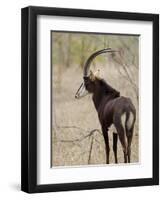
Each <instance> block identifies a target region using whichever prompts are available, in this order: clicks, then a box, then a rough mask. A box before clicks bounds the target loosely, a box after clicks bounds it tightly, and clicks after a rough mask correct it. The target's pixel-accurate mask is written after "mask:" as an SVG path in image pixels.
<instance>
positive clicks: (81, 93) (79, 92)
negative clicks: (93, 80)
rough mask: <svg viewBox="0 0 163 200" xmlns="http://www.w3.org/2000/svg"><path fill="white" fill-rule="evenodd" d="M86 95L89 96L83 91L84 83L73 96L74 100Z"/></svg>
mask: <svg viewBox="0 0 163 200" xmlns="http://www.w3.org/2000/svg"><path fill="white" fill-rule="evenodd" d="M87 94H89V92H88V91H87V90H86V89H85V85H84V83H82V84H81V85H80V87H79V89H78V91H77V93H76V95H75V98H77V99H80V98H82V97H84V96H86V95H87Z"/></svg>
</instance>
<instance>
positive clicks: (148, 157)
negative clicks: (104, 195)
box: [21, 6, 159, 193]
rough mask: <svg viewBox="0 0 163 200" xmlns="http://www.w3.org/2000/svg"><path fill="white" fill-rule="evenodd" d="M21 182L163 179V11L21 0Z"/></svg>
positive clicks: (32, 187) (84, 184)
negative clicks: (162, 85) (162, 151)
mask: <svg viewBox="0 0 163 200" xmlns="http://www.w3.org/2000/svg"><path fill="white" fill-rule="evenodd" d="M21 25H22V63H21V66H22V83H21V84H22V90H21V92H22V109H21V110H22V115H21V116H22V126H21V127H22V130H21V132H22V141H21V145H22V147H21V149H22V154H21V155H22V156H21V178H22V180H21V185H22V186H21V188H22V190H23V191H25V192H28V193H35V192H51V191H66V190H82V189H100V188H113V187H130V186H144V185H158V184H159V16H158V15H157V14H144V13H126V12H112V11H99V10H80V9H66V8H49V7H34V6H30V7H26V8H23V9H22V24H21Z"/></svg>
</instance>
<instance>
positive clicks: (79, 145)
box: [52, 63, 139, 166]
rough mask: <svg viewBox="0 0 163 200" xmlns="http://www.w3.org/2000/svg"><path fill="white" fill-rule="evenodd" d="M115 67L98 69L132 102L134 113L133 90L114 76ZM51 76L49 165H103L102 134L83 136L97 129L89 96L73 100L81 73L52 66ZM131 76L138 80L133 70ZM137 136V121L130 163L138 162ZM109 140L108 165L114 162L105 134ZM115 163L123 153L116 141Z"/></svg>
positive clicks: (96, 132)
mask: <svg viewBox="0 0 163 200" xmlns="http://www.w3.org/2000/svg"><path fill="white" fill-rule="evenodd" d="M100 66H101V64H100ZM116 67H120V66H115V65H114V64H113V63H112V64H110V65H109V66H105V67H104V66H103V67H101V70H102V74H104V75H103V77H104V78H105V80H107V82H108V83H110V84H111V85H112V86H113V87H115V88H116V89H117V90H119V91H121V95H124V96H129V97H130V98H131V99H132V101H133V102H134V104H135V105H136V108H137V114H138V105H137V100H136V97H135V94H134V91H133V89H132V87H131V85H130V84H129V82H127V81H126V80H125V79H124V78H123V77H122V76H121V75H120V74H119V73H118V71H117V70H116ZM94 68H95V67H94ZM52 73H53V74H52V165H53V166H72V165H88V164H104V163H105V148H104V140H103V137H102V135H101V134H100V133H99V132H98V131H95V132H94V134H93V135H92V136H90V137H86V138H85V137H84V136H85V135H87V134H88V133H89V132H90V131H91V130H93V129H99V130H100V124H99V121H98V116H97V112H96V110H95V108H94V105H93V102H92V99H91V95H88V96H86V97H84V98H82V99H80V100H76V99H75V98H74V96H75V93H76V91H77V89H78V87H79V86H80V84H81V82H82V70H81V69H79V67H77V66H73V67H70V68H68V69H67V70H64V71H62V70H61V68H60V67H59V66H53V70H52ZM134 73H135V75H134V77H133V78H134V79H136V81H138V80H137V78H138V75H137V74H136V72H134V68H133V74H134ZM77 127H79V128H77ZM138 135H139V134H138V118H137V123H136V127H135V132H134V137H133V141H132V154H131V162H134V163H135V162H138V161H139V137H138ZM109 140H110V147H111V151H110V163H114V156H113V151H112V132H111V131H109ZM90 149H91V155H90ZM118 160H119V163H122V162H123V152H122V148H121V145H120V142H119V141H118Z"/></svg>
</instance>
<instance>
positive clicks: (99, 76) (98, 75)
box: [94, 69, 101, 79]
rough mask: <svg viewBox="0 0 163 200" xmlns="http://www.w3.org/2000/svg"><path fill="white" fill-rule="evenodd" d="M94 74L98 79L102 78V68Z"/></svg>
mask: <svg viewBox="0 0 163 200" xmlns="http://www.w3.org/2000/svg"><path fill="white" fill-rule="evenodd" d="M94 76H95V77H96V78H98V79H101V75H100V69H98V70H97V71H96V72H95V73H94Z"/></svg>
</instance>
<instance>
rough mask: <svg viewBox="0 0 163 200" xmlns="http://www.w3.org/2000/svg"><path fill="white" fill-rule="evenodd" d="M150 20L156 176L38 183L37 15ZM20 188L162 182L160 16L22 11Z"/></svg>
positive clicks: (35, 189) (42, 189) (48, 189)
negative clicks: (151, 24)
mask: <svg viewBox="0 0 163 200" xmlns="http://www.w3.org/2000/svg"><path fill="white" fill-rule="evenodd" d="M38 15H49V16H50V15H51V16H53V15H55V16H65V17H68V16H71V17H84V18H86V17H87V18H97V19H98V18H102V19H123V20H137V21H151V22H152V23H153V177H152V178H140V179H129V180H113V181H103V180H102V181H95V182H93V181H92V182H77V183H63V184H47V185H38V184H37V16H38ZM21 37H22V38H21V77H22V79H21V190H22V191H25V192H28V193H37V192H52V191H53V192H55V191H67V190H83V189H100V188H115V187H131V186H147V185H158V184H159V15H158V14H144V13H128V12H112V11H99V10H82V9H66V8H50V7H35V6H30V7H26V8H22V11H21Z"/></svg>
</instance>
